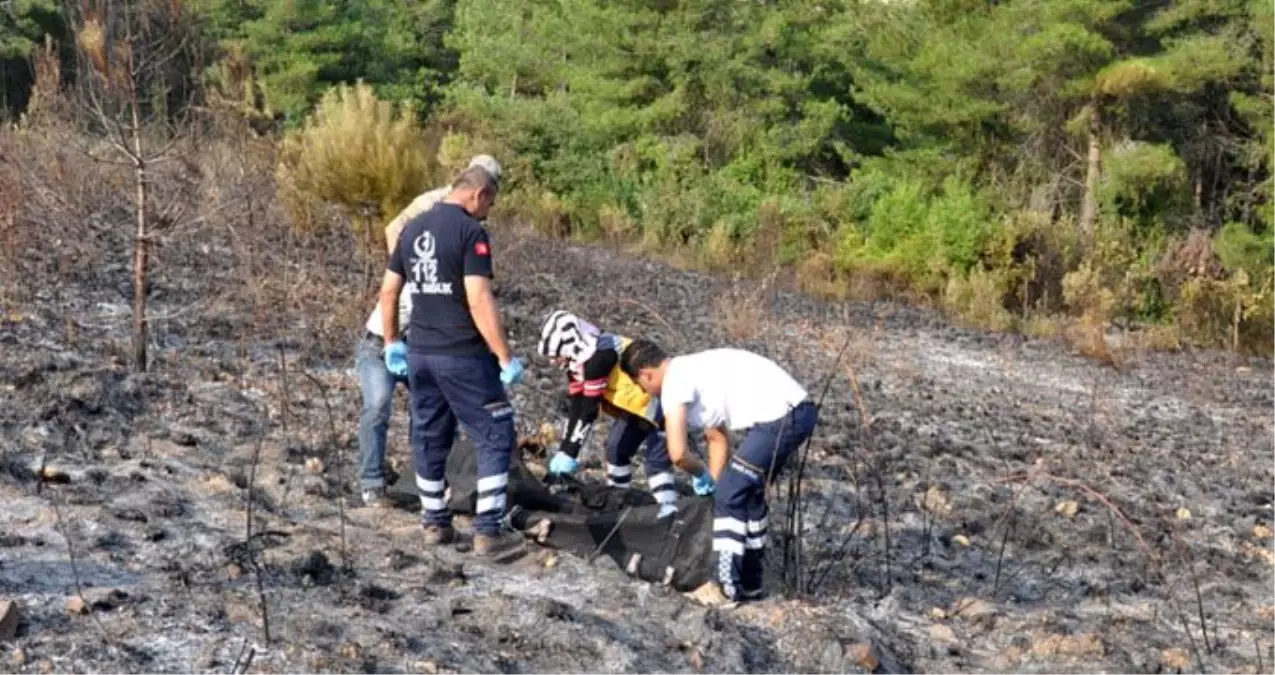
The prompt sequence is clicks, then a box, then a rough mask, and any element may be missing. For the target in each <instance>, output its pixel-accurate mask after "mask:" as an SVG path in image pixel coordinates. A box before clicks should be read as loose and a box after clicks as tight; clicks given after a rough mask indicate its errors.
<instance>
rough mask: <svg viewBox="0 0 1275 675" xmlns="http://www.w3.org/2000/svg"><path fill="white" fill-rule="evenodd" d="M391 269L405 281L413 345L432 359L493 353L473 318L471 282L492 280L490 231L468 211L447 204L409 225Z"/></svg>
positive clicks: (441, 203) (441, 204)
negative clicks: (467, 281) (477, 278)
mask: <svg viewBox="0 0 1275 675" xmlns="http://www.w3.org/2000/svg"><path fill="white" fill-rule="evenodd" d="M389 269H390V271H391V272H394V273H396V274H398V275H400V276H402V277H403V278H404V290H405V291H406V292H407V293H410V294H411V298H412V316H411V319H410V321H409V323H408V331H407V346H408V348H409V349H411V350H413V351H417V352H423V353H428V354H451V355H455V356H471V355H473V356H481V355H484V354H490V353H491V350H490V349H488V347H487V343H486V341H484V340H483V336H482V334H480V333H479V332H478V327H477V326H476V325H474V319H473V317H471V316H470V314H469V300H468V299H467V298H466V297H465V277H466V276H484V277H488V278H491V276H492V270H491V241H490V240H489V239H488V236H487V230H486V229H485V228H483V226H482V225H481V224H479V222H478V221H477V220H474V219H473V218H472V217H470V215H469V214H468V213H466V212H465V210H464V209H462V208H461V207H459V206H457V205H455V204H448V203H446V202H440V203H438V204H436V205H435V206H434V207H433V208H432V209H430V210H429V211H426V212H425V213H422V214H420V215H418V216H416V217H415V218H413V219H411V220H409V221H408V222H407V224H406V225H404V226H403V231H402V233H401V234H400V235H399V238H398V243H397V244H396V245H395V246H394V252H393V253H392V254H390V262H389Z"/></svg>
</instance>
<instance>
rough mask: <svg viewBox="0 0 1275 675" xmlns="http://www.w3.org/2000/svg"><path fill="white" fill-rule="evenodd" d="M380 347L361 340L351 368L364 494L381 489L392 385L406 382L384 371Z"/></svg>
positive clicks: (370, 340) (404, 379)
mask: <svg viewBox="0 0 1275 675" xmlns="http://www.w3.org/2000/svg"><path fill="white" fill-rule="evenodd" d="M382 347H383V343H382V341H381V340H379V339H373V338H370V337H367V336H364V337H363V339H361V340H359V344H358V346H357V347H356V348H355V361H354V368H355V370H356V371H357V372H358V375H359V388H360V389H362V390H363V413H362V414H361V415H360V416H359V485H360V487H362V488H363V489H364V490H369V489H372V488H379V487H385V432H386V430H387V429H388V428H389V425H390V414H391V413H392V412H393V410H394V385H396V384H399V383H401V384H403V385H404V386H406V385H407V378H399V377H395V376H393V375H391V374H390V371H389V370H388V369H387V368H386V367H385V359H384V358H383V357H382V356H381V349H382ZM409 414H410V410H409ZM409 424H410V422H409Z"/></svg>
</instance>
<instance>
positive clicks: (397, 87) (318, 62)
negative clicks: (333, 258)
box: [0, 0, 1275, 352]
mask: <svg viewBox="0 0 1275 675" xmlns="http://www.w3.org/2000/svg"><path fill="white" fill-rule="evenodd" d="M186 11H190V12H193V13H194V15H195V16H196V17H197V20H198V22H199V23H200V25H201V27H202V28H203V31H202V32H203V34H204V35H205V37H206V39H207V40H208V48H209V54H210V58H209V64H211V65H210V66H209V67H208V68H207V72H206V73H204V77H205V78H206V79H207V81H208V82H210V83H212V84H215V85H218V86H221V87H222V88H223V89H225V88H226V87H230V88H231V89H234V88H237V87H245V86H246V87H247V89H248V91H246V92H240V94H241V95H242V96H244V97H245V98H246V99H247V100H248V101H249V102H250V104H251V106H252V107H254V108H255V109H256V110H257V113H258V114H259V115H263V116H264V117H266V118H271V119H274V120H275V122H276V129H277V133H281V134H282V133H287V132H289V131H291V130H295V129H298V128H299V127H300V126H301V125H302V123H303V121H304V118H305V116H306V115H307V114H308V113H309V112H311V111H312V110H313V108H314V106H315V105H316V104H317V103H318V101H319V100H320V98H321V97H322V96H323V94H324V92H325V91H327V90H328V89H329V88H331V87H333V86H334V85H338V84H341V83H353V82H354V81H356V80H362V81H363V82H365V83H367V84H369V85H371V87H372V88H373V90H374V91H375V92H376V94H377V95H378V96H379V97H380V98H382V99H384V100H388V101H391V102H394V103H407V104H410V105H411V107H412V108H413V109H415V110H416V111H417V112H418V114H419V119H421V120H422V125H423V126H425V127H428V131H429V132H432V133H433V134H434V136H433V137H434V138H435V139H437V138H440V137H445V138H444V142H443V143H442V146H443V147H446V148H449V149H450V151H452V152H463V151H465V150H467V149H469V148H475V149H476V148H483V149H495V150H496V151H497V152H498V154H499V155H500V158H501V159H502V161H504V162H505V164H506V165H507V166H508V167H509V172H508V176H509V184H510V185H511V189H510V190H509V191H508V192H507V198H506V199H505V208H506V209H507V211H512V212H515V213H516V214H517V215H518V216H520V217H522V218H525V219H526V220H528V221H530V222H531V223H533V224H535V225H537V226H538V227H541V228H542V229H543V230H544V231H546V232H552V233H554V234H559V235H569V236H576V237H581V238H599V237H607V238H611V239H616V238H618V239H622V240H629V241H633V242H640V243H641V244H643V245H645V246H647V247H648V248H651V249H663V250H665V251H677V252H680V253H681V254H682V255H687V254H688V253H687V252H691V254H692V256H693V257H695V258H698V259H699V260H700V261H701V262H705V263H710V264H711V263H722V262H729V261H730V260H747V261H749V262H750V263H757V264H750V265H749V267H750V268H753V269H757V270H759V271H768V270H769V269H772V268H773V267H772V266H774V265H788V266H792V267H793V268H794V269H797V270H799V271H800V272H801V273H802V274H809V273H812V272H811V269H815V268H817V269H816V275H817V276H819V278H820V280H821V284H820V285H819V289H820V290H821V291H823V292H830V293H838V292H845V291H847V290H849V289H854V288H871V289H874V290H873V291H872V292H874V293H877V294H882V293H884V294H895V295H904V296H907V297H910V298H912V299H917V300H921V301H928V302H934V303H936V304H938V305H941V306H944V307H946V308H948V309H949V310H951V311H953V312H955V313H957V314H961V315H964V316H966V317H968V318H972V319H974V320H976V321H977V322H979V323H982V324H984V325H989V326H994V327H998V328H1006V327H1011V328H1012V327H1014V326H1015V325H1017V324H1020V323H1022V322H1023V321H1025V320H1026V319H1027V318H1028V317H1033V316H1040V315H1057V314H1059V313H1069V314H1072V315H1075V316H1079V315H1085V316H1090V317H1093V316H1095V315H1098V317H1099V319H1100V320H1101V321H1104V322H1105V321H1113V320H1114V321H1119V320H1129V321H1134V320H1136V321H1139V322H1143V323H1148V322H1149V323H1160V324H1165V325H1177V326H1183V327H1187V326H1215V328H1214V329H1210V330H1206V331H1203V332H1202V333H1201V332H1200V331H1194V330H1192V331H1187V332H1188V333H1190V336H1189V337H1190V339H1191V340H1192V341H1195V342H1198V343H1206V344H1219V345H1232V344H1236V343H1238V342H1244V343H1246V344H1250V345H1257V346H1259V347H1260V348H1261V349H1262V350H1263V351H1267V352H1269V351H1270V349H1271V339H1272V337H1271V324H1272V321H1275V310H1272V299H1271V295H1272V293H1271V287H1272V246H1273V244H1275V240H1273V238H1272V232H1273V231H1275V210H1273V208H1275V202H1273V200H1272V174H1271V167H1272V159H1273V155H1272V141H1273V139H1272V126H1273V125H1275V116H1273V114H1272V92H1273V90H1275V81H1273V80H1275V76H1273V73H1275V60H1273V58H1272V48H1273V45H1275V35H1273V27H1275V15H1273V12H1272V5H1271V2H1270V0H1177V1H1172V2H1171V1H1168V0H1159V1H1157V0H1152V1H1151V2H1147V1H1145V0H1136V1H1135V0H1005V1H1003V2H987V1H986V0H908V1H902V2H893V1H884V0H823V1H821V2H809V1H808V0H771V1H769V2H737V1H735V0H360V1H358V2H347V1H337V0H192V1H191V2H190V3H188V4H187V6H186ZM58 17H59V13H58V8H57V5H56V4H55V3H54V2H53V0H15V2H12V3H8V4H7V5H6V9H3V10H0V86H2V87H3V89H4V100H3V102H4V103H5V104H6V105H7V107H8V108H9V110H10V111H11V112H18V111H20V110H21V107H22V105H23V103H24V102H25V100H26V97H27V92H28V90H29V88H30V80H31V78H30V76H29V71H30V68H29V66H28V65H27V59H28V58H29V56H30V55H31V54H32V53H33V50H34V49H35V48H36V47H37V45H38V43H39V42H40V41H41V40H42V38H43V36H44V35H45V34H50V35H52V36H53V37H54V39H55V40H62V39H63V35H62V32H63V31H64V28H63V27H62V26H61V24H60V23H59V20H58ZM232 61H233V62H234V63H236V64H239V66H240V67H241V70H242V69H243V68H246V69H247V70H248V72H249V73H250V77H249V78H248V79H247V80H246V81H245V80H243V78H242V77H241V78H239V80H237V81H235V82H231V83H227V82H226V80H227V73H228V72H230V71H229V70H228V69H227V66H226V64H227V63H229V62H232ZM24 73H25V74H24ZM245 82H246V84H245ZM423 131H426V130H425V129H423ZM1091 152H1097V153H1098V154H1099V156H1100V162H1099V163H1094V162H1091V161H1089V160H1090V157H1091ZM424 187H428V186H422V188H424ZM1086 202H1089V203H1092V204H1093V205H1094V208H1095V212H1094V213H1095V215H1094V216H1093V218H1092V219H1089V220H1087V216H1086V214H1085V209H1084V208H1083V205H1084V204H1085V203H1086ZM391 215H392V214H391ZM1193 231H1197V232H1198V231H1203V232H1205V233H1207V234H1208V236H1209V240H1210V241H1211V243H1212V247H1211V248H1212V251H1205V254H1207V255H1211V256H1214V257H1213V260H1215V261H1217V262H1218V264H1219V265H1220V268H1221V270H1222V271H1221V272H1220V273H1217V272H1214V273H1212V274H1206V275H1200V274H1198V273H1195V272H1191V271H1189V270H1188V271H1187V273H1186V276H1185V277H1184V276H1183V274H1180V272H1183V270H1182V269H1180V268H1182V267H1183V264H1181V263H1180V262H1179V263H1177V267H1176V268H1175V267H1174V265H1175V263H1174V261H1175V260H1177V261H1180V259H1182V255H1179V253H1180V251H1181V249H1182V245H1183V243H1184V242H1185V241H1186V240H1187V237H1188V235H1189V234H1190V233H1191V232H1193ZM1197 240H1198V237H1197ZM812 260H820V261H827V265H818V266H813V268H812V266H811V265H809V264H806V263H809V262H810V261H812ZM1188 267H1189V266H1188ZM865 279H868V280H871V281H872V283H871V284H867V285H865V284H862V283H857V282H859V281H863V280H865ZM1089 286H1096V288H1088V287H1089ZM1064 289H1070V290H1069V291H1068V292H1064ZM1201 298H1207V300H1208V301H1207V302H1204V301H1202V300H1201ZM1202 312H1203V313H1205V314H1207V316H1201V315H1200V313H1202ZM980 317H981V318H980ZM989 317H990V318H989ZM1228 317H1229V318H1228Z"/></svg>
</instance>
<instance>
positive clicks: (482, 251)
mask: <svg viewBox="0 0 1275 675" xmlns="http://www.w3.org/2000/svg"><path fill="white" fill-rule="evenodd" d="M474 253H477V254H478V255H491V249H489V248H487V242H485V241H480V242H478V243H477V244H474Z"/></svg>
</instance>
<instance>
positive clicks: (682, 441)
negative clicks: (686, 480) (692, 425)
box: [664, 403, 704, 476]
mask: <svg viewBox="0 0 1275 675" xmlns="http://www.w3.org/2000/svg"><path fill="white" fill-rule="evenodd" d="M664 442H665V445H666V446H667V447H668V458H669V460H671V461H672V462H673V465H674V466H676V467H677V468H679V469H681V470H683V471H685V472H686V473H689V474H691V475H692V476H698V475H699V474H700V473H701V472H703V471H704V463H703V462H701V461H699V460H698V459H695V457H694V456H693V455H691V453H689V452H687V451H686V404H684V403H683V404H678V405H675V406H672V407H670V408H667V409H665V411H664Z"/></svg>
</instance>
